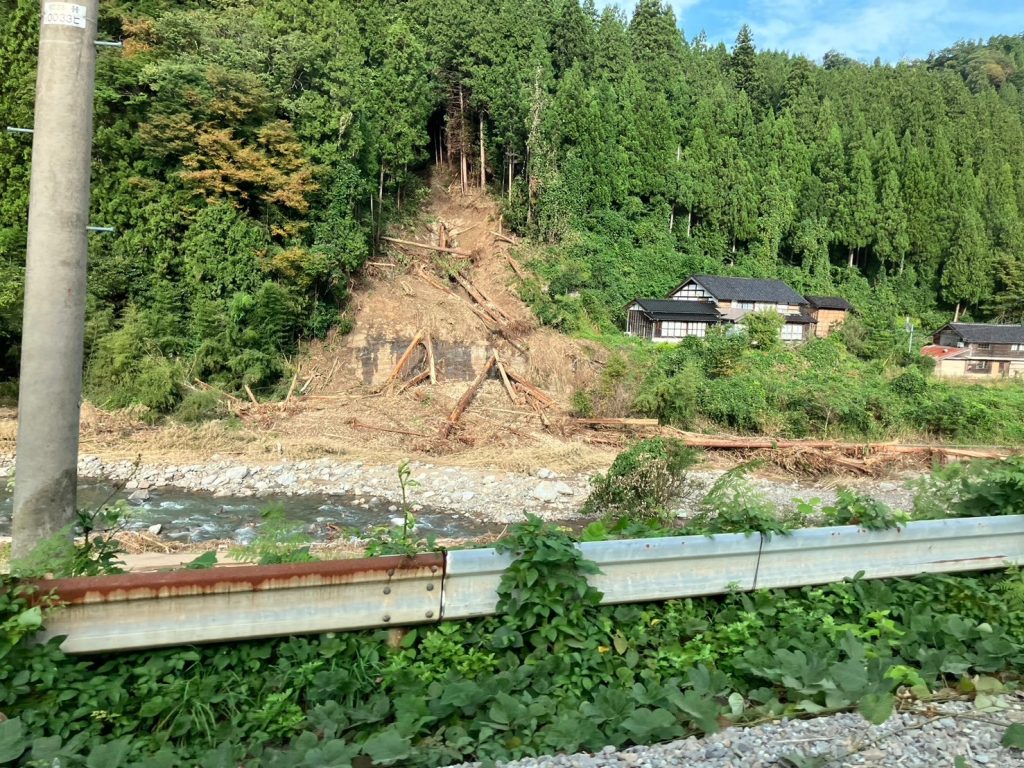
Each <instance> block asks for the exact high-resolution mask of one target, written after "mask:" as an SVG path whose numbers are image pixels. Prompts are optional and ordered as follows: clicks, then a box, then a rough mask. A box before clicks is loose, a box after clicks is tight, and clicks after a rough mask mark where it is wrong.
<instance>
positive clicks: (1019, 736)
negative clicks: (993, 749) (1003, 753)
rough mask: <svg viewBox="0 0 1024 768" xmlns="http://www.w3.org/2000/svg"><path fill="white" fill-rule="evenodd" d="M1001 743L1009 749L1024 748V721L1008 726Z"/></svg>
mask: <svg viewBox="0 0 1024 768" xmlns="http://www.w3.org/2000/svg"><path fill="white" fill-rule="evenodd" d="M999 743H1000V744H1002V745H1003V746H1004V747H1008V748H1009V749H1024V723H1014V724H1013V725H1011V726H1010V727H1009V728H1007V729H1006V733H1004V734H1003V740H1002V741H1000V742H999Z"/></svg>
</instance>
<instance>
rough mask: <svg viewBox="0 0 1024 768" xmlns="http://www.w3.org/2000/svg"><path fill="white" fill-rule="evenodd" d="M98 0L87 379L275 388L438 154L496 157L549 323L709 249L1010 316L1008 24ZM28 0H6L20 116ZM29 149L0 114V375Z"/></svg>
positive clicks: (17, 266) (729, 266) (104, 386)
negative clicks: (767, 23)
mask: <svg viewBox="0 0 1024 768" xmlns="http://www.w3.org/2000/svg"><path fill="white" fill-rule="evenodd" d="M101 5H102V11H101V14H102V16H101V20H100V30H101V37H105V38H115V39H122V40H123V41H124V48H123V50H122V51H117V50H109V49H101V51H100V53H99V59H98V65H97V87H96V102H95V103H96V128H95V142H94V150H93V151H94V171H93V211H92V220H93V222H94V223H96V224H101V225H106V226H111V227H113V228H114V229H115V233H114V234H112V235H111V234H107V235H103V234H96V235H91V236H90V253H91V256H90V286H89V303H88V318H87V333H86V344H87V350H86V351H87V368H86V387H87V393H88V394H89V396H90V397H93V398H95V399H97V400H98V401H99V402H101V403H103V404H106V405H111V406H117V405H124V404H128V403H132V402H140V401H141V402H143V403H144V404H146V405H148V406H150V407H151V408H153V409H154V410H157V411H165V410H169V409H171V408H173V407H174V405H175V403H176V402H177V401H178V399H179V398H180V396H181V381H182V380H183V379H184V378H186V377H188V378H202V379H203V380H206V381H210V382H214V383H217V384H219V385H220V386H223V387H227V388H232V389H237V388H239V387H241V385H242V384H243V383H247V384H249V385H250V386H252V387H253V388H255V389H256V390H257V391H262V392H264V393H268V392H269V391H270V390H272V388H273V387H274V386H275V384H276V383H277V382H278V381H279V380H280V378H281V375H282V373H283V372H284V366H285V359H286V357H287V355H289V354H291V353H293V352H294V350H295V345H296V342H297V341H298V340H299V339H301V338H308V337H313V336H317V335H322V334H323V333H325V332H326V331H327V330H328V329H329V328H331V327H332V326H335V325H338V324H342V325H344V322H345V319H344V311H345V306H346V298H347V296H348V295H349V293H350V291H351V289H352V286H353V280H354V278H355V276H356V275H357V274H358V273H359V271H360V268H361V266H362V265H363V263H364V262H365V261H366V260H367V258H369V256H370V254H371V253H372V251H373V249H374V248H375V242H376V238H377V236H378V235H379V234H380V232H381V231H382V230H383V229H384V227H386V226H387V224H388V223H389V221H392V220H394V217H395V216H396V215H402V213H403V209H404V211H408V210H409V209H410V208H414V207H415V204H416V200H417V190H419V189H422V186H423V181H422V180H423V175H424V172H425V170H426V169H427V168H428V167H429V166H430V165H431V164H433V163H435V162H436V161H438V160H447V161H450V162H451V167H452V168H453V169H454V172H456V173H460V172H461V174H462V175H463V177H464V183H470V184H479V183H480V177H481V175H483V178H484V179H485V181H486V183H487V184H488V185H489V186H490V187H491V189H492V191H493V193H494V194H495V195H496V196H497V195H500V196H501V199H502V200H503V205H504V206H505V221H506V222H507V223H509V224H510V225H511V226H513V227H515V228H516V229H518V230H519V231H520V232H522V233H523V234H524V235H527V236H528V237H529V238H530V239H531V240H532V241H533V242H534V243H536V244H537V245H538V247H535V248H533V249H532V250H531V253H533V254H534V262H533V264H534V267H535V269H536V270H537V271H538V272H539V274H540V275H541V276H542V277H543V282H540V281H538V282H537V283H536V284H527V285H524V286H522V290H523V292H524V296H525V297H526V298H528V299H529V300H530V301H531V303H532V304H533V305H534V306H535V308H536V309H537V311H538V314H539V315H540V317H541V319H542V320H543V321H545V322H547V323H549V324H551V325H554V326H556V327H560V328H562V329H564V330H567V331H609V330H613V329H614V328H615V326H616V325H617V324H618V323H619V322H620V320H621V314H622V306H623V304H624V303H625V302H626V301H628V300H629V299H630V298H632V297H634V296H637V295H658V294H661V293H663V292H664V291H665V290H666V289H668V288H670V287H671V286H672V285H674V284H675V283H677V282H678V281H679V280H680V279H681V278H683V277H685V276H686V275H687V274H688V273H690V272H694V271H703V272H724V273H730V274H737V275H750V276H761V277H769V276H770V277H781V278H784V279H786V280H788V281H789V282H790V283H791V284H792V285H794V287H796V288H797V289H798V290H802V291H806V292H814V293H839V294H842V295H845V296H846V297H847V298H849V299H851V300H852V301H853V302H854V304H855V305H856V307H857V308H858V309H859V310H860V313H861V318H862V319H861V322H862V323H863V324H865V325H866V326H867V327H869V328H872V327H873V328H875V329H881V330H885V329H887V328H889V329H891V328H894V327H896V324H897V322H898V324H899V326H900V327H902V324H903V317H904V316H905V315H910V316H911V317H912V318H914V319H915V321H916V322H917V324H918V325H919V326H920V327H924V328H925V329H928V328H930V327H934V326H936V325H938V324H941V323H942V322H945V321H946V320H948V319H949V318H950V317H951V316H952V315H953V314H954V312H956V311H958V310H959V311H961V312H963V313H966V314H967V316H969V317H972V318H976V319H989V318H998V319H1004V320H1020V319H1021V318H1022V316H1024V95H1022V93H1021V91H1022V89H1024V36H1006V37H997V38H993V39H991V40H989V41H988V42H987V43H985V44H982V43H966V42H962V43H958V44H957V45H955V46H953V47H952V48H950V49H948V50H944V51H941V52H938V53H935V54H933V55H932V56H930V57H929V58H928V59H927V60H923V61H917V62H910V63H900V64H897V65H887V64H881V63H879V62H875V63H874V64H872V65H866V64H864V63H861V62H857V61H853V60H851V59H849V58H846V57H844V56H843V55H841V54H839V53H830V54H828V55H827V56H825V58H824V61H823V63H822V64H821V65H818V64H815V63H812V62H811V61H809V60H807V59H805V58H801V57H798V56H792V55H789V54H785V53H780V52H765V51H757V49H756V47H755V41H754V40H752V38H751V35H750V32H749V30H747V29H746V28H743V29H741V30H740V31H739V35H738V37H737V39H736V42H735V45H734V46H732V47H731V48H727V47H726V46H723V45H718V46H710V45H708V44H707V43H706V41H705V40H704V39H703V37H702V36H696V37H692V36H687V35H686V34H685V33H684V32H682V31H681V30H680V29H679V26H678V24H677V19H676V18H675V17H674V16H673V13H672V11H671V10H670V9H669V8H668V7H667V6H665V5H662V4H660V3H659V2H657V1H656V0H640V2H639V3H638V4H637V7H636V9H635V11H634V12H633V14H632V16H631V17H629V18H626V17H625V16H624V15H622V14H621V13H620V12H618V11H615V10H603V11H598V10H597V9H596V8H595V6H594V4H593V2H592V1H591V0H586V2H584V4H583V5H580V4H578V3H577V2H576V1H575V0H562V1H561V2H560V1H559V0H516V1H515V2H512V1H511V0H485V1H484V2H481V1H480V0H475V1H474V2H470V1H469V0H447V1H446V2H443V3H437V2H433V0H404V1H403V2H381V1H380V0H344V2H342V1H341V0H322V1H321V2H317V3H313V4H311V3H307V2H301V1H300V0H267V1H265V2H254V1H253V0H217V1H216V2H195V1H191V2H170V0H111V1H110V2H104V3H102V4H101ZM37 24H38V3H37V2H35V0H0V83H2V86H0V115H2V118H3V122H4V123H5V124H7V125H15V126H29V125H31V122H32V101H33V90H34V57H35V50H34V45H35V43H34V40H35V38H36V32H37ZM30 150H31V147H30V142H29V141H27V140H26V137H25V136H23V135H17V134H6V135H4V136H3V137H2V138H0V189H2V196H0V379H3V378H12V377H13V376H14V375H15V374H16V365H17V355H18V349H17V339H18V336H19V322H20V320H19V314H20V301H21V298H20V287H21V279H22V272H23V265H24V250H25V224H26V210H27V200H28V167H29V166H28V164H29V156H30Z"/></svg>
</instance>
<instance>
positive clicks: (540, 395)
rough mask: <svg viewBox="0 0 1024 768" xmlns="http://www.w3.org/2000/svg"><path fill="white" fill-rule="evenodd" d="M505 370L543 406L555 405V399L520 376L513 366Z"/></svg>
mask: <svg viewBox="0 0 1024 768" xmlns="http://www.w3.org/2000/svg"><path fill="white" fill-rule="evenodd" d="M505 371H506V373H508V377H509V378H510V379H512V381H514V382H515V383H516V384H518V385H519V386H520V387H521V388H522V390H523V391H524V392H526V393H527V394H528V395H530V397H532V398H533V399H534V400H536V401H537V402H538V403H540V404H541V405H542V406H544V407H545V408H551V407H553V406H554V405H555V401H554V400H553V399H551V398H550V397H549V396H548V395H547V394H546V393H545V392H542V391H541V390H539V389H537V387H535V386H533V384H531V383H530V382H528V381H527V380H526V379H525V378H523V377H522V376H520V375H519V374H518V373H516V372H515V371H513V370H512V369H511V368H506V369H505Z"/></svg>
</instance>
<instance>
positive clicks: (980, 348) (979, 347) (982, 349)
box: [974, 344, 992, 352]
mask: <svg viewBox="0 0 1024 768" xmlns="http://www.w3.org/2000/svg"><path fill="white" fill-rule="evenodd" d="M974 348H975V349H976V350H978V351H979V352H988V351H989V350H991V349H992V345H991V344H975V345H974Z"/></svg>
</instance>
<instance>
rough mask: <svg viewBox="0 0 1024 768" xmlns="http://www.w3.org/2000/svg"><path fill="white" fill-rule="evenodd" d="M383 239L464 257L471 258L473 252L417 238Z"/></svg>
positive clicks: (383, 238) (382, 238) (397, 243)
mask: <svg viewBox="0 0 1024 768" xmlns="http://www.w3.org/2000/svg"><path fill="white" fill-rule="evenodd" d="M380 239H381V240H383V241H385V242H387V243H394V244H395V245H408V246H410V247H412V248H423V249H424V250H427V251H439V252H441V253H450V254H452V255H453V256H461V257H462V258H464V259H468V258H471V257H472V255H473V254H471V253H469V251H460V250H459V249H458V248H447V247H444V248H442V247H441V246H440V245H430V244H429V243H417V242H416V241H415V240H399V239H398V238H397V237H383V236H382V237H381V238H380Z"/></svg>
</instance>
